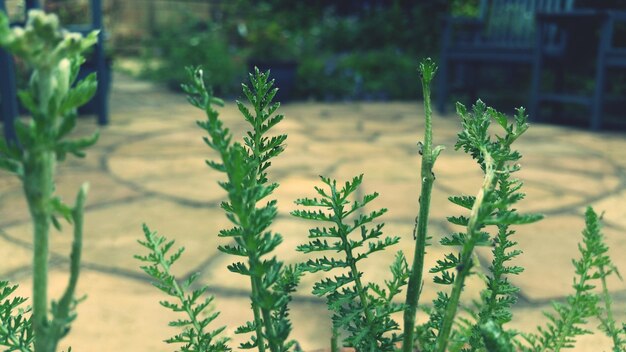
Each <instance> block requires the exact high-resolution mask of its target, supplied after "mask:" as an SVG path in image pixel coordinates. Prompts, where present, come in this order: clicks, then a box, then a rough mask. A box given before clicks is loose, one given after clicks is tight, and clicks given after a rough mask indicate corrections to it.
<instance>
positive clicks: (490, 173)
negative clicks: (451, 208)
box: [435, 150, 496, 352]
mask: <svg viewBox="0 0 626 352" xmlns="http://www.w3.org/2000/svg"><path fill="white" fill-rule="evenodd" d="M483 155H484V158H485V179H484V181H483V186H482V188H481V189H480V191H479V192H478V195H477V196H476V201H475V202H474V206H473V207H472V211H471V213H470V218H469V223H468V224H467V238H468V240H467V241H466V242H465V243H464V244H463V248H462V250H461V263H460V265H459V266H458V267H457V270H458V273H457V276H456V279H455V280H454V286H453V287H452V292H451V293H450V299H449V301H448V304H447V305H446V310H445V312H444V315H443V319H442V323H441V327H440V328H439V334H438V335H437V341H436V343H435V352H445V350H446V347H447V345H448V338H449V337H450V332H451V330H452V324H453V322H454V317H455V315H456V311H457V309H458V306H459V300H460V298H461V292H462V291H463V287H464V285H465V279H466V278H467V276H469V273H470V270H471V267H472V265H471V264H472V252H473V251H474V247H475V245H476V234H477V233H478V232H479V229H480V227H481V224H480V223H479V222H478V216H479V214H480V211H481V208H482V205H483V202H484V201H485V196H486V194H487V193H488V192H489V191H491V190H492V189H493V187H494V182H495V172H496V169H495V167H494V165H493V159H492V158H491V155H489V154H488V153H487V152H486V151H484V150H483Z"/></svg>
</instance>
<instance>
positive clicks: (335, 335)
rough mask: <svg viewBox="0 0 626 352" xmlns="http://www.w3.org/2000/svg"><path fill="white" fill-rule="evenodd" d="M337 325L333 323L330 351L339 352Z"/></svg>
mask: <svg viewBox="0 0 626 352" xmlns="http://www.w3.org/2000/svg"><path fill="white" fill-rule="evenodd" d="M338 335H339V334H338V331H337V327H336V326H335V324H334V323H333V324H332V335H331V336H330V352H339V336H338Z"/></svg>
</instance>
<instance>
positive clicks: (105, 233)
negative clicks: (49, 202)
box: [5, 198, 228, 273]
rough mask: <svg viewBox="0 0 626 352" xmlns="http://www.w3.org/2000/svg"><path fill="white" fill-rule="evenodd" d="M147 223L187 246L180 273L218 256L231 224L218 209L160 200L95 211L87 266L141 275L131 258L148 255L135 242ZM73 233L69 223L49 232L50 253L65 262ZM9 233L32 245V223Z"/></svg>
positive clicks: (88, 222)
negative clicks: (221, 239) (220, 237)
mask: <svg viewBox="0 0 626 352" xmlns="http://www.w3.org/2000/svg"><path fill="white" fill-rule="evenodd" d="M143 223H146V224H148V226H149V227H150V229H151V230H152V231H157V232H158V233H159V234H160V235H164V236H166V237H167V238H168V239H170V240H176V241H177V245H178V246H184V247H186V253H185V255H184V257H183V259H181V260H180V262H179V263H178V264H177V265H176V270H177V271H178V272H182V273H185V272H186V271H188V270H191V269H193V268H195V267H197V266H199V265H200V264H201V263H203V262H204V261H205V260H207V259H208V258H211V256H212V255H214V254H215V252H216V251H217V249H216V247H217V243H216V241H217V232H218V231H219V230H220V229H222V228H225V227H227V226H228V220H227V219H226V218H225V216H224V215H223V213H222V212H221V211H220V210H219V209H204V208H193V207H186V206H182V205H179V204H176V203H172V202H168V201H163V200H159V199H156V198H147V199H142V200H136V201H134V202H130V203H128V204H125V205H116V206H110V207H103V208H100V209H95V210H92V211H88V212H87V213H86V214H85V229H86V230H85V235H84V240H83V258H84V262H85V263H90V264H94V265H97V266H99V267H107V268H111V269H112V270H122V271H130V272H138V271H139V262H138V261H137V260H136V259H134V258H133V255H135V254H138V253H144V252H145V251H146V250H144V249H143V247H140V246H139V245H138V244H137V240H140V239H143V232H142V224H143ZM71 231H72V228H71V227H70V226H67V225H66V226H64V231H63V232H62V233H61V234H59V233H56V231H52V233H51V249H52V251H54V253H57V254H58V255H59V256H60V257H62V258H66V257H67V256H68V255H69V249H70V244H71V240H72V237H71ZM5 232H6V233H7V235H8V236H10V237H11V238H19V239H23V240H25V241H26V242H27V243H31V242H32V239H31V235H30V233H31V229H30V224H27V223H24V224H20V225H15V226H11V227H8V228H5Z"/></svg>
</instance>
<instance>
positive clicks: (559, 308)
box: [525, 208, 626, 352]
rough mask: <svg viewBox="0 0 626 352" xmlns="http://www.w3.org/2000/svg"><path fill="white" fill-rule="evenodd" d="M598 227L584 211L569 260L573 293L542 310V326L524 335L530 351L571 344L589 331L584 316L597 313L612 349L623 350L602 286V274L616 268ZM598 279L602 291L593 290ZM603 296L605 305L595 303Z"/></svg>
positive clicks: (621, 333) (593, 216)
mask: <svg viewBox="0 0 626 352" xmlns="http://www.w3.org/2000/svg"><path fill="white" fill-rule="evenodd" d="M603 237H604V236H603V234H602V232H601V231H600V220H599V218H598V215H597V214H596V213H595V212H594V210H593V209H592V208H587V211H586V212H585V229H584V230H583V242H582V243H581V244H579V245H578V250H579V251H580V255H581V257H580V259H578V260H572V264H573V265H574V269H575V273H576V277H575V278H574V283H573V285H572V287H573V288H574V293H573V294H571V295H569V296H568V297H567V300H566V302H565V303H559V302H554V303H553V304H552V306H553V308H554V311H555V312H554V313H545V315H546V317H547V318H548V320H549V322H548V324H547V325H546V327H545V328H542V327H539V328H538V330H539V333H538V334H537V335H527V336H525V337H526V339H527V341H528V342H529V343H530V345H531V348H530V349H529V350H530V351H555V352H558V351H560V350H562V349H566V348H573V347H574V344H575V342H576V337H577V336H580V335H584V334H591V333H592V332H591V331H590V330H587V329H586V328H585V324H587V322H588V319H589V318H592V317H594V316H597V317H599V320H600V322H601V325H600V328H601V329H602V330H603V331H604V332H605V333H606V334H607V335H608V336H609V337H611V339H612V341H613V351H623V350H624V348H625V347H626V340H625V339H624V335H625V332H624V330H621V331H620V330H619V329H618V328H617V327H616V323H615V321H614V320H613V318H612V313H611V310H610V297H609V296H608V290H607V289H606V277H607V275H610V274H611V273H615V274H618V272H617V269H616V268H615V266H614V265H613V263H612V262H611V259H610V258H609V257H608V255H607V251H608V248H607V246H606V244H605V243H604V241H603ZM598 281H600V282H601V284H602V286H603V294H602V295H599V294H598V293H596V292H594V288H596V285H597V284H598ZM603 299H604V300H605V304H607V305H605V307H606V308H605V309H602V308H600V306H599V303H600V302H601V301H602V300H603Z"/></svg>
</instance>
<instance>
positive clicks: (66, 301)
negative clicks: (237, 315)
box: [52, 184, 189, 350]
mask: <svg viewBox="0 0 626 352" xmlns="http://www.w3.org/2000/svg"><path fill="white" fill-rule="evenodd" d="M88 188H89V186H88V184H84V185H83V186H82V187H81V188H80V190H79V191H78V195H77V196H76V203H75V205H74V209H73V210H72V222H73V223H74V241H73V242H72V252H71V253H70V278H69V281H68V284H67V288H66V289H65V292H64V293H63V296H62V297H61V299H60V300H59V303H58V305H57V307H56V310H55V311H54V314H53V315H54V319H53V321H52V335H53V336H56V338H55V339H54V340H55V341H54V348H53V350H56V346H57V344H58V341H59V339H60V338H61V337H62V336H63V335H65V333H66V325H67V320H68V318H69V316H70V310H71V304H72V301H73V300H74V292H75V291H76V284H77V282H78V276H79V275H80V258H81V252H82V247H83V215H84V206H85V198H86V197H87V190H88ZM176 287H177V291H179V290H180V288H178V284H176ZM188 313H189V312H188Z"/></svg>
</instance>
